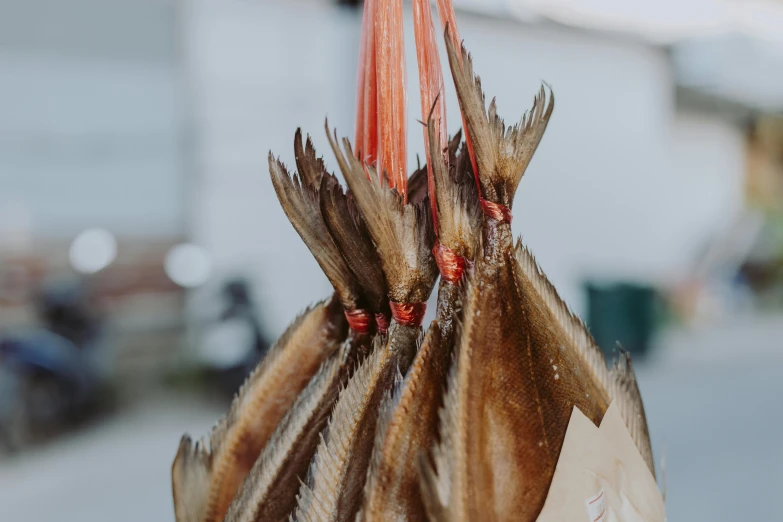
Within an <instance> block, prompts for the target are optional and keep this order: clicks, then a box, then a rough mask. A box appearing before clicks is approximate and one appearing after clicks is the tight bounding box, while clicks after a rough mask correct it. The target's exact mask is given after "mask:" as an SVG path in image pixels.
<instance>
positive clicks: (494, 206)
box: [480, 198, 511, 225]
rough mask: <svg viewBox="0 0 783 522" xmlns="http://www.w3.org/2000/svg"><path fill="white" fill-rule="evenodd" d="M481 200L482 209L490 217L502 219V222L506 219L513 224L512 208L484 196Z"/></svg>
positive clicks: (497, 219)
mask: <svg viewBox="0 0 783 522" xmlns="http://www.w3.org/2000/svg"><path fill="white" fill-rule="evenodd" d="M480 201H481V209H482V210H483V211H484V214H486V215H487V216H488V217H491V218H492V219H494V220H496V221H500V222H501V223H502V222H504V221H505V222H506V223H508V224H509V225H510V224H511V209H510V208H508V207H507V206H506V205H501V204H500V203H493V202H492V201H488V200H486V199H483V198H482V199H481V200H480Z"/></svg>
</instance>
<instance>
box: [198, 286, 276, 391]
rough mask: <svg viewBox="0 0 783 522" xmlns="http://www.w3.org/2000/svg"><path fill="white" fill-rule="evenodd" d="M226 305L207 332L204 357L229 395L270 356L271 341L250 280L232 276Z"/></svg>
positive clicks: (224, 289) (210, 372)
mask: <svg viewBox="0 0 783 522" xmlns="http://www.w3.org/2000/svg"><path fill="white" fill-rule="evenodd" d="M222 295H223V301H224V303H223V305H224V308H222V310H221V311H220V312H219V313H218V316H217V317H216V318H215V319H213V320H211V321H209V322H208V324H207V327H206V328H205V330H204V331H203V340H202V343H201V351H200V354H199V355H200V359H201V363H202V364H203V365H204V366H205V367H206V373H207V376H208V378H209V379H210V380H212V381H214V382H216V383H217V386H218V388H219V389H220V390H221V391H222V392H223V393H224V394H226V395H228V396H229V397H231V396H233V395H234V394H235V393H236V392H237V391H238V390H239V387H240V386H241V385H242V383H243V382H244V381H245V378H246V377H247V376H248V375H249V374H250V372H251V371H252V370H253V368H255V366H256V365H257V364H258V362H259V361H260V360H261V359H262V358H263V356H264V355H266V352H267V350H268V349H269V342H268V340H267V336H266V334H265V333H264V330H263V328H262V326H261V321H260V320H259V311H258V307H257V305H256V304H255V302H254V301H253V299H252V297H251V290H250V285H249V283H248V282H247V281H246V280H244V279H232V280H229V281H227V282H226V283H225V284H224V285H223V287H222Z"/></svg>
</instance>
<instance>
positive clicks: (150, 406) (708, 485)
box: [0, 333, 783, 522]
mask: <svg viewBox="0 0 783 522" xmlns="http://www.w3.org/2000/svg"><path fill="white" fill-rule="evenodd" d="M698 339H699V336H698V335H684V334H682V333H676V334H674V335H670V336H667V338H666V342H667V343H668V344H669V345H670V346H671V347H677V350H678V352H677V353H672V351H671V350H668V351H667V350H666V349H665V348H664V349H663V350H662V351H661V352H660V353H659V354H657V355H656V360H655V361H650V362H649V363H647V364H643V365H641V364H640V365H638V367H637V373H638V376H639V380H640V382H641V388H642V393H643V395H644V400H645V406H646V408H647V416H648V420H649V423H650V429H651V432H652V438H653V442H654V443H655V445H656V458H657V459H658V462H659V463H660V459H661V457H662V456H663V455H664V454H665V457H666V463H667V464H666V485H667V499H666V500H667V514H668V517H669V521H673V522H677V521H700V520H704V521H711V522H723V521H726V522H728V521H734V520H740V519H747V520H773V519H775V514H776V513H777V510H778V503H777V494H778V492H779V491H781V489H783V449H782V448H781V446H780V440H781V439H783V403H781V401H780V398H781V397H783V354H780V353H778V354H777V355H776V354H774V353H773V352H774V348H775V347H776V346H778V345H779V337H777V338H773V337H770V338H768V339H766V341H767V342H766V344H765V345H764V346H756V347H754V354H755V356H751V357H747V354H745V355H743V354H740V353H737V350H736V348H737V345H726V346H723V347H722V348H724V353H725V355H724V356H723V357H720V358H719V361H718V362H715V363H706V364H705V363H704V362H702V363H701V364H698V365H697V364H696V363H695V362H694V361H688V360H686V359H685V358H684V357H683V354H682V353H679V352H680V351H684V350H686V349H693V350H694V352H698V350H699V349H700V348H702V347H700V346H698V342H699V341H698ZM703 339H705V340H707V341H708V342H710V343H712V342H714V339H713V338H711V337H704V338H703ZM724 339H729V342H731V337H730V336H724ZM683 341H687V344H688V347H686V346H684V345H680V344H679V343H681V342H683ZM704 348H706V347H704ZM716 348H717V349H720V348H721V347H716ZM764 348H767V349H768V351H766V352H764V351H763V349H764ZM732 353H733V354H734V356H733V357H732V356H731V354H732ZM695 370H697V371H695ZM222 413H223V411H222V409H221V408H220V407H219V406H217V405H215V404H209V403H207V404H204V403H203V402H201V401H197V400H196V399H195V398H193V397H162V398H158V399H155V400H154V401H149V402H146V403H144V404H141V405H138V406H137V407H135V408H132V409H127V410H124V411H123V412H122V413H121V414H120V415H118V416H116V417H113V418H111V419H109V420H107V421H106V422H105V423H103V424H100V425H95V426H93V427H91V428H88V429H85V430H84V431H83V432H81V433H78V434H73V435H69V436H67V437H64V438H62V439H60V440H57V441H54V442H52V443H50V444H48V445H46V446H44V447H43V448H41V449H40V450H39V451H35V452H32V453H26V454H23V455H21V456H20V457H17V458H15V459H12V460H10V461H5V462H2V464H0V506H2V510H3V514H4V516H3V519H4V520H18V521H25V522H45V521H50V520H79V521H80V522H99V521H100V522H103V521H105V520H112V521H114V522H125V521H128V522H131V521H134V522H135V521H139V520H145V521H148V522H169V521H172V520H174V515H173V510H172V503H171V483H170V466H171V462H172V460H173V458H174V454H175V452H176V448H177V443H178V441H179V438H180V436H181V435H182V433H184V432H186V431H187V432H189V433H191V434H192V435H194V436H198V435H201V434H203V433H206V431H207V430H208V429H209V427H210V426H211V425H212V423H213V422H214V421H215V420H216V419H217V418H218V416H220V415H221V414H222ZM659 478H660V477H659ZM740 485H741V486H742V487H743V488H745V490H747V491H752V494H750V495H736V494H735V490H736V488H737V487H738V486H740Z"/></svg>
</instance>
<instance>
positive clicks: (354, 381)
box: [296, 336, 393, 522]
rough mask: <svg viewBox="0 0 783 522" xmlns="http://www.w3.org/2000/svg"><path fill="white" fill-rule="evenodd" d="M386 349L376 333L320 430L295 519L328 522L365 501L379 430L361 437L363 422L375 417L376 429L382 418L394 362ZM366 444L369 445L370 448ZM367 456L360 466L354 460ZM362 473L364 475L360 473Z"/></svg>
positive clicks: (373, 421) (308, 521) (373, 419)
mask: <svg viewBox="0 0 783 522" xmlns="http://www.w3.org/2000/svg"><path fill="white" fill-rule="evenodd" d="M385 352H387V347H386V345H385V343H384V340H383V339H382V338H381V337H379V336H378V337H376V338H375V341H374V347H373V350H372V352H371V353H370V354H369V355H368V356H367V357H366V358H365V359H364V361H362V363H361V364H360V365H359V367H358V368H357V369H356V371H354V373H353V376H352V377H351V379H350V380H349V381H348V384H347V385H346V387H345V388H344V389H343V390H342V391H341V392H340V396H339V398H338V400H337V403H336V405H335V407H334V410H333V411H332V415H331V417H330V418H329V422H328V424H327V427H326V429H325V430H324V432H323V433H322V434H321V441H320V443H319V444H318V449H317V450H316V453H315V457H314V458H313V462H312V463H311V465H310V470H309V472H308V475H309V477H310V480H308V483H307V484H306V485H303V486H302V488H301V489H300V493H299V500H298V503H297V504H298V505H297V508H296V520H297V521H298V522H305V521H306V522H321V521H323V522H326V521H327V520H332V517H333V516H334V515H335V513H337V512H338V510H340V509H341V508H342V507H343V506H344V505H345V504H349V505H355V506H356V509H357V510H358V508H359V506H360V505H361V498H362V493H363V485H364V478H365V477H366V472H367V468H366V464H367V463H368V462H369V459H370V456H371V452H372V443H373V441H374V433H373V432H372V431H371V432H370V438H369V440H366V441H358V442H360V443H361V445H362V447H361V448H358V449H357V448H356V443H357V437H361V436H362V433H360V432H361V429H362V426H363V424H364V421H366V420H368V419H371V421H372V426H373V428H374V427H375V426H376V422H377V417H376V416H375V415H377V412H378V410H377V408H378V406H379V405H380V402H381V400H382V398H383V394H382V392H384V391H385V390H386V389H387V384H388V385H391V382H392V379H393V374H392V373H391V372H392V371H393V368H392V367H390V366H389V362H391V359H390V358H389V356H388V354H387V353H385ZM365 446H366V447H365ZM357 457H358V458H359V459H362V461H363V464H362V463H359V469H358V470H354V469H351V464H355V462H354V461H351V459H354V458H357ZM356 471H359V472H360V476H359V475H357V474H356Z"/></svg>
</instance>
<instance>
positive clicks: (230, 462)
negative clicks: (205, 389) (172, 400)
mask: <svg viewBox="0 0 783 522" xmlns="http://www.w3.org/2000/svg"><path fill="white" fill-rule="evenodd" d="M342 312H343V309H342V306H341V305H340V303H339V302H338V300H337V299H335V298H332V299H331V300H329V301H323V302H321V303H319V304H317V305H315V306H312V307H310V308H308V309H307V310H305V311H304V312H303V313H302V314H300V315H299V316H298V317H297V318H296V319H295V320H294V321H293V322H292V323H291V325H289V327H288V328H287V329H286V331H285V332H284V333H283V335H281V336H280V338H279V339H278V340H277V342H276V343H275V344H274V345H273V346H272V347H271V348H270V349H269V351H268V352H267V354H266V355H265V356H264V358H263V359H262V360H261V362H260V363H259V364H258V365H257V366H256V368H255V369H254V370H253V371H252V372H251V374H250V375H249V376H248V377H247V379H245V382H244V384H242V386H241V387H240V388H239V391H238V392H237V393H236V395H235V396H234V399H233V400H232V401H231V406H230V408H229V411H228V413H227V414H226V415H225V417H223V418H222V419H220V420H219V421H218V423H217V424H216V425H215V426H214V427H213V428H212V430H211V431H210V433H209V434H208V435H207V437H206V440H208V441H209V448H210V452H211V454H212V467H211V474H210V482H211V484H210V490H209V498H208V501H207V504H206V514H205V516H204V518H203V521H207V522H208V521H215V520H222V519H223V518H224V515H225V509H227V508H228V505H229V504H230V500H231V499H229V500H228V502H226V503H225V505H224V504H223V502H224V501H225V495H227V494H230V496H231V497H232V498H233V496H234V495H235V494H236V491H233V492H232V491H230V489H231V488H230V487H229V486H227V485H226V482H225V481H226V480H229V481H231V480H232V476H234V475H235V474H236V472H237V469H240V468H239V467H240V466H241V467H242V468H243V467H244V466H245V465H247V469H248V470H249V469H250V468H251V467H252V464H253V462H255V460H256V459H257V458H258V455H259V454H260V453H261V451H262V450H263V446H264V445H266V442H268V438H266V437H268V436H267V435H264V438H263V440H262V441H259V440H258V437H259V435H258V433H257V432H256V431H254V430H257V429H258V425H257V424H256V423H255V419H253V418H252V416H253V415H258V412H257V411H256V410H257V407H258V404H259V401H260V400H262V398H260V397H259V396H258V393H260V392H258V391H257V390H259V389H261V390H264V389H265V388H264V387H265V383H268V382H269V380H268V379H272V378H273V377H274V372H276V371H278V369H279V368H280V367H281V365H282V364H284V363H286V364H293V363H288V359H287V357H289V356H288V350H286V348H287V347H289V346H290V345H291V343H293V342H295V341H296V340H297V339H298V336H300V335H303V333H302V329H303V328H304V327H305V326H307V325H311V326H313V327H317V330H315V331H314V332H311V334H318V337H319V338H320V339H323V346H322V347H321V348H322V349H323V352H324V357H326V356H327V355H328V354H329V353H332V352H333V351H334V350H336V349H337V347H338V346H339V345H338V346H335V347H334V348H331V344H332V343H335V344H336V343H337V341H336V340H337V339H340V340H341V339H344V338H345V334H346V332H347V325H346V321H345V316H344V315H343V313H342ZM313 321H315V322H313ZM319 366H320V364H319ZM297 369H298V368H297ZM315 371H317V367H316V368H314V369H313V373H315ZM302 388H304V384H303V385H302ZM279 393H282V392H279ZM297 395H298V392H297ZM280 398H281V397H279V396H277V397H275V399H277V400H278V401H279V400H280ZM286 399H287V397H286ZM294 400H295V397H294V398H292V399H291V401H292V402H293V401H294ZM281 418H282V416H281ZM277 423H278V420H275V421H274V424H275V425H276V424H277ZM270 431H273V428H270ZM259 443H260V444H261V446H260V447H258V448H257V449H256V446H257V445H258V444H259ZM247 459H252V461H251V462H249V463H248V462H247ZM240 461H241V462H240ZM239 487H241V483H239V484H237V489H238V488H239ZM227 488H228V489H227ZM203 521H202V522H203Z"/></svg>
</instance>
